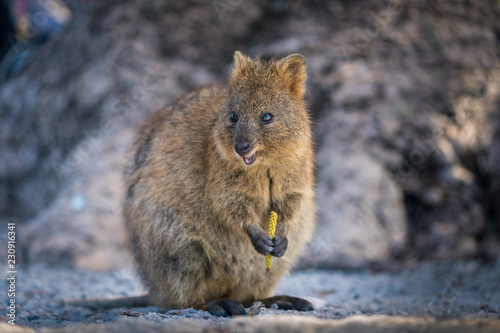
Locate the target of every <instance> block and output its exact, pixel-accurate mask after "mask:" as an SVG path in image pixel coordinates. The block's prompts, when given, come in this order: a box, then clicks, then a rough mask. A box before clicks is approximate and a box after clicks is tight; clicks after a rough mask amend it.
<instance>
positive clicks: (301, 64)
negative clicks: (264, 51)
mask: <svg viewBox="0 0 500 333" xmlns="http://www.w3.org/2000/svg"><path fill="white" fill-rule="evenodd" d="M277 69H278V73H279V74H280V76H281V77H282V78H283V80H284V82H285V85H286V86H287V87H288V89H290V93H291V94H292V97H293V98H294V99H296V100H301V99H302V98H303V97H304V93H305V91H306V79H307V71H306V59H305V58H304V57H303V56H302V55H300V54H297V53H295V54H291V55H289V56H288V57H286V58H284V59H281V60H280V61H278V64H277Z"/></svg>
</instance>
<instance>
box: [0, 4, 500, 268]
mask: <svg viewBox="0 0 500 333" xmlns="http://www.w3.org/2000/svg"><path fill="white" fill-rule="evenodd" d="M7 3H8V4H9V6H11V7H10V8H12V6H13V3H15V1H9V2H5V1H2V2H0V15H2V18H1V20H0V21H1V27H0V29H1V38H2V39H1V42H2V47H0V50H2V51H1V52H2V53H1V55H2V57H3V58H2V64H1V66H0V68H1V69H2V71H1V74H2V76H1V78H0V79H1V81H0V142H1V146H0V219H1V220H2V224H6V223H7V222H9V221H15V222H16V223H17V224H18V231H19V233H20V235H19V246H21V247H22V260H23V261H24V262H40V261H41V262H48V263H58V264H64V265H70V266H75V267H79V268H91V269H99V270H108V269H112V268H117V267H121V266H123V265H127V264H129V263H130V259H129V258H128V255H127V252H126V250H125V245H124V239H125V237H124V231H123V227H122V225H121V218H120V200H121V197H122V188H121V186H122V184H121V173H122V170H123V165H124V161H125V156H126V155H125V154H126V152H127V150H128V149H129V147H130V145H131V142H132V140H133V138H134V135H135V133H136V131H137V129H138V127H139V126H140V125H141V124H142V122H143V121H144V120H145V118H146V117H147V116H148V115H150V114H151V113H152V112H154V111H155V110H157V109H159V108H161V107H163V106H164V105H166V104H168V103H171V102H173V101H174V100H175V99H176V98H179V97H180V96H182V95H183V94H184V93H186V92H187V91H189V90H191V89H195V88H197V87H199V86H200V85H203V84H208V83H211V82H223V81H224V80H225V78H226V76H227V72H228V66H229V65H230V63H231V61H232V55H233V53H234V51H235V50H240V51H242V52H243V53H246V54H249V55H251V56H257V55H260V56H263V57H267V56H275V55H279V56H286V55H288V54H291V53H301V54H303V55H304V56H305V58H306V60H307V62H308V74H309V79H308V91H309V93H308V96H307V100H308V103H309V105H310V109H311V113H312V117H313V118H314V122H315V125H314V131H315V135H316V138H315V141H316V143H317V144H316V153H317V163H316V165H317V170H316V176H317V203H318V228H317V236H316V237H315V238H314V240H313V242H312V244H311V246H310V247H309V249H308V251H307V252H306V253H305V254H304V257H303V259H302V260H301V261H300V262H299V266H298V267H299V268H301V267H302V268H305V267H328V268H338V267H350V268H353V267H354V268H357V267H366V266H372V267H373V264H383V265H385V264H388V263H391V262H412V261H415V260H480V261H483V262H484V261H492V260H496V259H498V256H499V254H500V246H499V240H498V237H499V233H500V157H499V156H500V117H499V111H498V109H499V105H500V104H499V103H500V61H499V59H500V58H499V52H500V4H499V2H498V1H477V2H472V1H439V2H437V1H426V0H414V1H409V2H403V1H282V0H272V1H271V0H259V1H247V0H215V1H183V2H180V1H175V2H174V1H161V2H160V1H139V0H131V1H106V2H99V1H93V0H91V1H87V2H81V1H68V2H66V3H62V2H61V3H60V6H62V7H61V8H63V7H64V6H67V7H66V8H69V9H70V10H71V13H72V15H71V17H70V18H68V19H67V21H65V23H64V24H62V23H61V24H56V25H55V26H53V28H51V29H49V28H48V23H47V24H42V23H43V22H48V21H49V19H50V18H51V15H52V14H51V12H50V11H46V10H40V11H38V13H42V14H38V15H39V16H37V17H38V19H37V22H38V23H39V26H37V27H35V29H32V31H31V33H30V34H28V36H27V38H25V39H21V38H20V35H19V32H16V30H15V24H14V21H10V23H11V24H8V22H9V21H8V20H7V19H6V9H5V8H6V6H7V5H6V4H7ZM64 4H65V5H64ZM63 5H64V6H63ZM63 12H64V10H63ZM44 16H45V18H46V19H47V21H44V20H43V17H44ZM33 17H34V16H33ZM33 21H35V19H33ZM44 28H47V29H45V30H44ZM12 32H14V34H13V33H12ZM7 36H10V37H11V38H6V37H7ZM12 41H16V42H18V44H14V45H13V43H12ZM9 47H10V51H9V52H7V51H6V50H7V49H8V48H9ZM2 233H4V231H2ZM2 248H5V247H2Z"/></svg>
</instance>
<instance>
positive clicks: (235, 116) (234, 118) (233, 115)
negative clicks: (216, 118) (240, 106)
mask: <svg viewBox="0 0 500 333" xmlns="http://www.w3.org/2000/svg"><path fill="white" fill-rule="evenodd" d="M229 119H231V121H232V122H237V121H238V116H237V115H236V113H234V112H233V113H231V116H230V117H229Z"/></svg>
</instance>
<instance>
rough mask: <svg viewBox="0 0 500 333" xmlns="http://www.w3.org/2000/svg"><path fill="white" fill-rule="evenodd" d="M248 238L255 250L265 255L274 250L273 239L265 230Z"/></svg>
mask: <svg viewBox="0 0 500 333" xmlns="http://www.w3.org/2000/svg"><path fill="white" fill-rule="evenodd" d="M250 240H251V242H252V245H253V247H254V249H255V251H257V252H259V253H260V254H262V255H264V256H267V255H268V254H270V253H271V251H273V250H274V245H273V240H272V239H271V237H269V235H268V234H266V233H265V232H261V233H258V234H257V235H255V236H250Z"/></svg>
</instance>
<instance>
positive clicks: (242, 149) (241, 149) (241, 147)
mask: <svg viewBox="0 0 500 333" xmlns="http://www.w3.org/2000/svg"><path fill="white" fill-rule="evenodd" d="M234 150H236V152H237V153H238V154H240V155H241V156H243V155H245V154H246V153H248V152H249V151H250V144H249V143H248V142H237V143H235V144H234Z"/></svg>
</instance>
